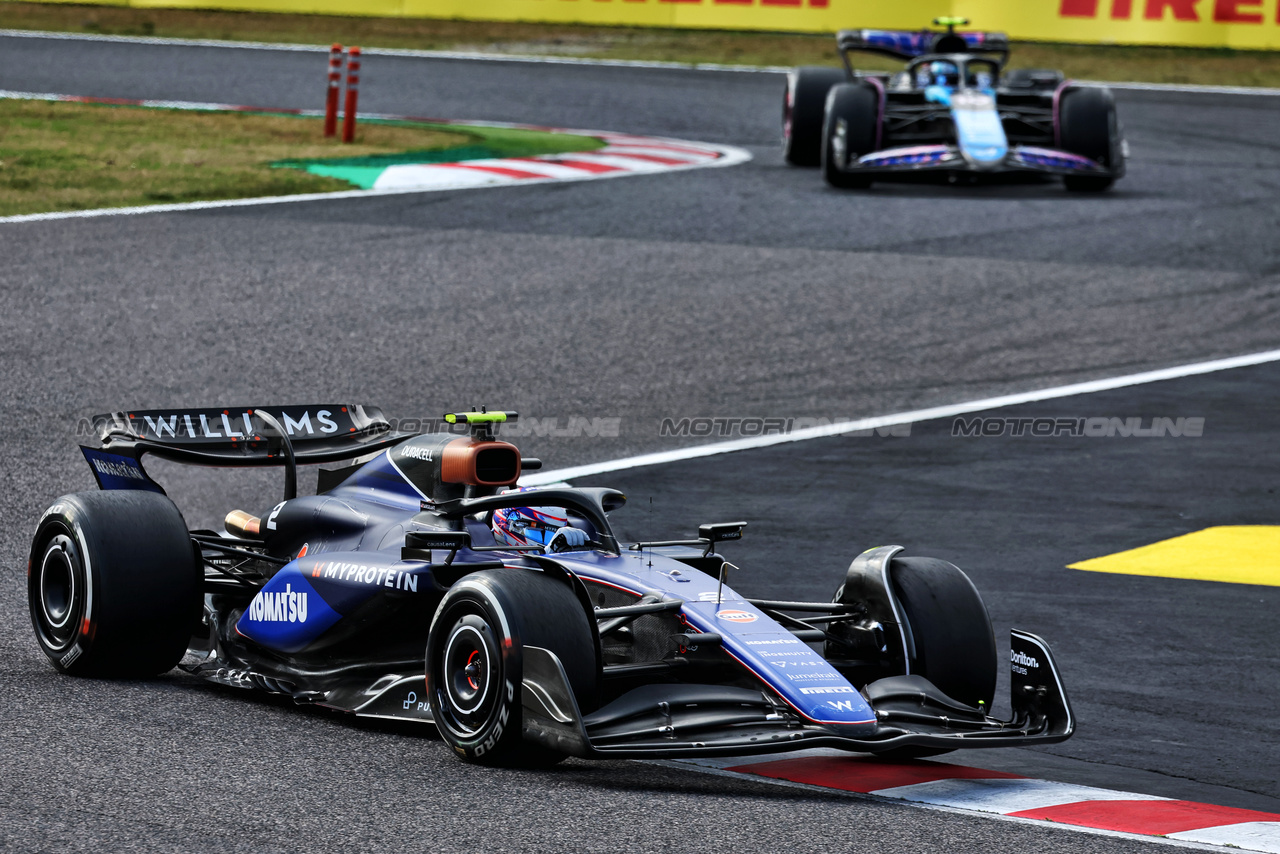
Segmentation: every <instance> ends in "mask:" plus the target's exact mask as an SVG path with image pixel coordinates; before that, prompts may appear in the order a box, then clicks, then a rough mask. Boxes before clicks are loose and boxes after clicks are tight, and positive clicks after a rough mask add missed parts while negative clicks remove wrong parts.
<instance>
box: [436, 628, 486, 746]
mask: <svg viewBox="0 0 1280 854" xmlns="http://www.w3.org/2000/svg"><path fill="white" fill-rule="evenodd" d="M437 664H438V667H437V668H436V673H437V674H438V675H437V678H436V680H435V692H436V699H437V703H438V705H439V708H440V712H441V717H442V720H441V721H439V723H441V724H442V725H444V726H445V727H447V728H448V729H449V730H450V731H451V732H452V733H453V734H455V735H457V736H459V737H461V738H469V737H471V736H474V735H475V734H476V733H477V732H478V731H479V730H481V729H482V728H483V727H484V725H485V724H486V723H487V722H488V721H489V719H490V717H491V716H492V715H493V712H494V709H495V707H496V705H497V704H498V701H499V699H500V698H499V696H498V694H499V692H498V691H497V690H495V688H494V686H495V685H498V684H500V683H501V668H502V654H501V651H500V650H499V647H498V644H497V640H496V638H495V635H494V632H493V628H492V627H491V626H490V625H489V623H488V621H487V620H486V619H485V618H484V617H482V616H480V615H479V614H475V613H468V614H464V615H461V616H459V617H458V618H457V620H456V621H455V622H454V623H453V626H452V627H451V628H450V629H449V634H448V636H447V638H446V640H445V642H444V644H443V646H442V648H441V650H440V653H439V657H438V662H437Z"/></svg>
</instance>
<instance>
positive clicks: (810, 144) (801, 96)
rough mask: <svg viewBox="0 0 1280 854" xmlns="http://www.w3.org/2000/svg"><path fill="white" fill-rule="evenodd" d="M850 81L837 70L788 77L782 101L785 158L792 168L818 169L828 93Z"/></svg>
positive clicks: (804, 70)
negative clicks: (834, 87) (832, 88)
mask: <svg viewBox="0 0 1280 854" xmlns="http://www.w3.org/2000/svg"><path fill="white" fill-rule="evenodd" d="M848 79H849V77H848V75H847V74H845V73H844V71H842V70H840V69H838V68H813V67H810V68H797V69H795V70H793V71H792V72H790V73H789V74H788V75H787V89H786V92H785V94H784V96H783V101H782V156H783V157H784V158H785V159H786V161H787V162H788V163H790V164H791V165H792V166H817V165H818V163H819V161H820V160H821V157H822V111H823V107H824V105H825V104H826V103H827V92H829V91H830V90H831V87H832V86H835V85H837V84H840V83H844V82H845V81H847V80H848Z"/></svg>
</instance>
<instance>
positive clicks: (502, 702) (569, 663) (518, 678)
mask: <svg viewBox="0 0 1280 854" xmlns="http://www.w3.org/2000/svg"><path fill="white" fill-rule="evenodd" d="M589 619H590V618H589V617H588V615H587V613H586V610H585V609H584V607H583V605H582V603H581V602H580V601H579V599H578V598H577V595H576V594H575V593H574V591H573V589H572V588H571V587H570V586H569V585H567V584H565V583H564V582H562V581H560V580H557V579H555V578H551V577H549V576H547V575H545V574H544V573H542V572H538V571H535V570H528V569H511V568H503V569H493V570H484V571H481V572H476V573H473V574H471V575H468V576H466V577H465V578H463V579H462V580H461V581H459V582H458V583H457V584H455V585H454V586H453V587H452V588H451V589H450V590H449V592H448V593H447V594H445V597H444V599H442V600H441V602H440V606H439V608H438V609H437V610H436V615H435V619H434V620H433V621H432V625H431V632H430V634H429V635H428V639H427V655H426V666H427V696H428V700H429V702H430V704H431V714H432V717H433V718H434V719H435V722H436V726H437V728H438V729H439V730H440V736H441V738H442V739H444V741H445V743H446V744H448V745H449V746H450V747H451V748H453V751H454V752H455V753H457V754H458V756H459V757H461V758H462V759H463V760H465V761H467V762H474V763H477V764H482V765H500V766H508V767H509V766H526V767H527V766H545V765H551V764H554V763H556V762H558V761H560V760H561V759H564V758H565V757H564V755H563V754H559V753H555V752H553V751H551V750H548V749H547V748H544V747H542V746H540V745H536V744H532V743H529V742H526V741H525V740H524V738H523V732H522V729H523V727H522V717H523V705H522V696H521V691H522V684H523V677H524V648H525V647H526V646H536V647H541V648H543V649H547V650H550V651H551V652H553V653H555V655H556V656H557V657H558V658H559V659H560V662H561V663H562V664H563V665H564V669H565V674H566V676H567V677H568V679H569V686H570V688H572V690H573V693H574V697H575V699H576V700H577V702H578V705H579V708H580V709H581V710H582V711H583V712H588V711H592V710H594V708H595V706H596V704H597V703H598V697H599V691H600V674H601V669H600V663H599V660H598V657H597V650H596V642H595V635H594V634H593V632H592V626H591V623H590V622H588V620H589Z"/></svg>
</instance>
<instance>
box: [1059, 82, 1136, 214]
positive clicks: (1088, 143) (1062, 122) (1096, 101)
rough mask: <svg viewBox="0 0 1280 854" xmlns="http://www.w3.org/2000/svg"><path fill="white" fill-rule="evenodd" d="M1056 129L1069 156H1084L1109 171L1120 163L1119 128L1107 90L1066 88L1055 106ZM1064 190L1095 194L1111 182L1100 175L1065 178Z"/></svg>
mask: <svg viewBox="0 0 1280 854" xmlns="http://www.w3.org/2000/svg"><path fill="white" fill-rule="evenodd" d="M1058 127H1059V132H1060V134H1061V137H1060V138H1061V143H1062V147H1063V148H1064V149H1065V150H1067V151H1070V152H1071V153H1072V154H1079V155H1081V156H1083V157H1088V158H1089V159H1090V160H1093V161H1096V162H1097V163H1100V164H1102V165H1103V166H1106V167H1108V168H1110V169H1112V170H1113V171H1116V170H1118V169H1119V167H1120V166H1122V165H1123V164H1121V163H1119V162H1118V161H1119V160H1120V158H1121V157H1122V156H1123V155H1121V153H1120V129H1119V128H1120V126H1119V124H1118V122H1117V119H1116V105H1115V100H1114V99H1113V98H1112V97H1111V92H1110V91H1109V90H1107V89H1094V88H1089V89H1084V88H1081V89H1069V90H1067V91H1066V92H1065V93H1063V95H1062V98H1061V100H1060V101H1059V103H1058ZM1062 180H1063V184H1065V185H1066V188H1067V189H1068V190H1072V191H1076V192H1087V193H1098V192H1101V191H1103V190H1105V189H1107V188H1108V187H1110V186H1111V185H1112V184H1113V183H1115V178H1113V177H1111V176H1102V175H1067V176H1065V177H1064V178H1063V179H1062Z"/></svg>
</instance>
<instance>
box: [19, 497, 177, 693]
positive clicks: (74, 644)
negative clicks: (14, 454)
mask: <svg viewBox="0 0 1280 854" xmlns="http://www.w3.org/2000/svg"><path fill="white" fill-rule="evenodd" d="M200 576H201V571H200V564H199V562H198V561H197V560H196V551H195V547H194V546H193V545H192V543H191V537H190V534H189V533H188V532H187V526H186V523H185V522H184V521H183V519H182V514H181V513H179V512H178V508H177V507H176V506H174V503H173V502H172V501H170V500H169V499H168V498H166V497H165V496H163V495H157V494H156V493H153V492H141V491H133V490H120V491H107V492H81V493H77V494H75V495H64V496H62V497H61V498H59V499H58V500H57V501H56V502H54V504H53V505H52V506H51V507H50V508H49V509H48V510H47V511H45V514H44V517H43V518H42V519H41V520H40V524H39V525H38V526H37V528H36V535H35V538H34V539H33V540H32V543H31V561H30V564H29V569H28V575H27V605H28V607H29V609H30V612H31V622H32V626H33V627H34V628H35V633H36V640H37V642H39V644H40V648H41V649H42V650H43V651H44V654H45V655H46V656H48V657H49V660H50V661H51V662H53V666H54V667H56V668H57V669H58V670H61V671H62V672H63V673H69V674H73V675H77V676H117V677H135V678H139V677H148V676H156V675H158V674H161V673H164V672H166V671H168V670H171V669H172V668H173V667H174V665H176V664H177V663H178V661H179V660H180V659H181V658H182V656H183V654H184V653H185V652H186V649H187V644H188V642H189V641H190V639H191V636H192V633H193V629H194V628H195V624H196V620H197V619H198V617H199V614H200Z"/></svg>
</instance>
